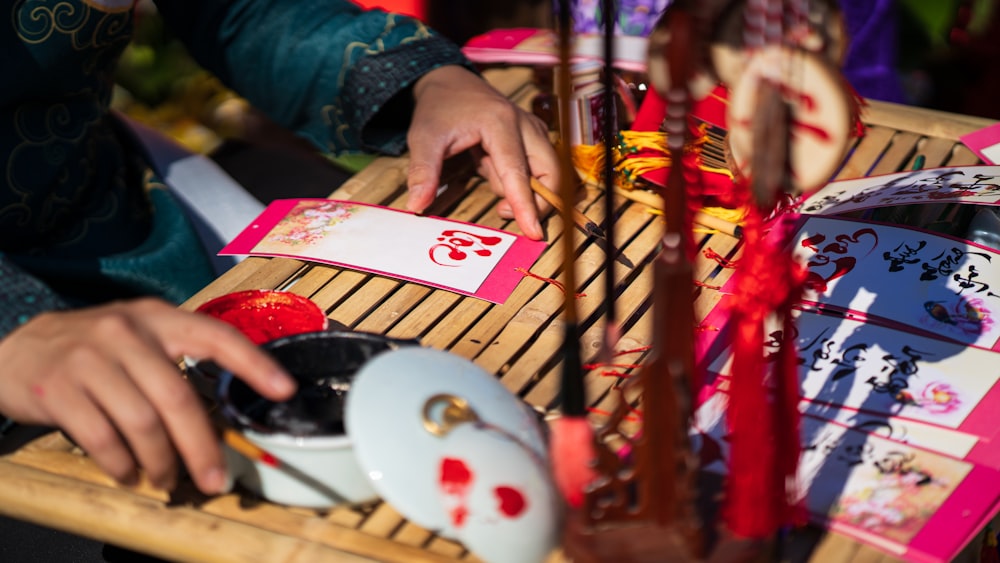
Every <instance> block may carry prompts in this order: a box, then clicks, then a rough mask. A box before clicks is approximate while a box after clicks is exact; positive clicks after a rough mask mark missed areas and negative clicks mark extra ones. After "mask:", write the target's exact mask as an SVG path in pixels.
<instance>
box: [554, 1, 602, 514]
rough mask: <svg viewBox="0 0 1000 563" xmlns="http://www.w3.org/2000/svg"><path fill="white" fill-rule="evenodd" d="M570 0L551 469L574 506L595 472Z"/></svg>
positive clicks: (561, 91) (563, 44)
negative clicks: (584, 347)
mask: <svg viewBox="0 0 1000 563" xmlns="http://www.w3.org/2000/svg"><path fill="white" fill-rule="evenodd" d="M569 3H570V0H559V1H558V4H559V17H558V21H557V25H558V27H559V29H558V32H559V33H558V35H559V67H558V73H557V76H556V78H557V80H556V82H557V85H556V86H557V95H558V99H559V102H560V103H559V133H560V135H562V137H563V142H562V143H560V144H559V158H560V165H561V169H560V172H561V174H560V175H561V180H560V185H559V195H560V197H561V198H562V203H563V205H562V218H563V236H562V241H563V244H562V251H563V275H564V276H565V277H564V283H565V291H564V293H565V295H564V307H563V308H564V309H565V312H564V317H565V321H564V329H565V335H564V339H563V347H562V354H563V361H562V379H561V380H560V392H561V402H562V405H561V407H562V416H561V417H559V418H558V419H556V420H555V421H554V422H553V425H552V433H551V440H550V442H549V452H550V459H551V460H552V472H553V477H554V479H555V482H556V487H558V489H559V491H560V492H561V493H562V495H563V498H565V499H566V502H567V503H568V504H569V505H570V506H571V507H573V508H579V507H580V506H582V505H583V499H584V489H585V488H586V487H587V485H588V484H590V483H591V482H592V481H593V479H594V478H595V477H596V475H597V474H596V472H595V470H594V467H593V461H594V458H595V456H596V454H595V451H594V442H593V430H592V429H591V427H590V423H589V421H588V420H587V403H586V393H585V390H584V386H583V364H582V362H581V360H580V335H579V328H578V326H577V312H576V272H575V263H574V257H575V254H576V249H575V247H574V242H573V238H574V237H573V230H572V229H570V228H568V227H569V225H572V224H573V215H572V212H571V209H572V208H573V206H572V205H571V203H572V201H573V198H574V195H575V191H576V185H577V182H576V172H575V170H574V169H573V162H572V157H571V155H570V150H571V149H570V144H569V143H570V139H569V131H570V103H569V101H570V98H571V84H570V80H571V78H570V68H569V64H570V63H569V59H570V56H569V52H570V25H571V23H570V9H569Z"/></svg>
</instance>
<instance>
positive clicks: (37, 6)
mask: <svg viewBox="0 0 1000 563" xmlns="http://www.w3.org/2000/svg"><path fill="white" fill-rule="evenodd" d="M133 1H134V0H14V1H12V2H10V1H8V2H4V3H3V6H4V7H3V8H0V68H2V69H3V75H4V79H3V86H2V87H0V155H2V156H3V161H4V170H3V174H2V175H0V337H2V336H3V335H4V334H6V333H7V332H9V331H10V330H12V329H13V328H15V327H16V326H18V325H19V324H21V323H23V322H25V321H27V320H28V319H30V318H31V317H32V316H33V315H35V314H37V313H39V312H41V311H45V310H50V309H57V308H67V307H73V306H78V305H82V304H88V303H98V302H102V301H106V300H110V299H116V298H123V297H130V296H136V295H157V296H161V297H164V298H167V299H170V300H172V301H175V302H179V301H181V300H183V299H185V298H187V297H188V296H190V295H191V294H192V293H193V292H194V291H196V290H198V289H199V288H200V287H202V286H203V285H204V284H205V283H207V282H208V281H210V279H211V276H212V274H211V270H210V267H209V263H208V259H207V257H205V256H203V255H199V253H198V251H197V248H198V247H197V243H196V239H195V237H194V235H193V232H192V229H191V226H190V225H189V224H188V223H187V220H186V218H185V217H184V216H183V214H182V213H180V212H179V210H178V208H177V206H176V204H175V203H174V202H173V201H172V199H171V197H170V196H169V195H168V194H167V192H166V191H165V190H162V189H158V188H162V185H161V184H159V179H158V178H157V177H156V175H155V174H154V173H153V172H152V171H151V170H150V168H149V166H148V164H147V163H146V162H145V161H144V159H143V156H142V155H141V153H140V152H139V151H137V150H136V149H135V147H134V146H133V145H131V144H130V142H129V136H128V134H127V133H126V132H125V131H124V129H123V128H122V126H121V124H119V123H117V121H116V119H115V118H114V117H113V115H111V114H110V113H109V103H110V101H111V94H112V89H113V79H114V69H115V64H116V61H117V60H118V57H119V55H120V54H121V52H122V50H123V49H124V48H125V46H126V44H127V43H128V41H129V40H130V37H131V33H132V24H133V17H134V14H133ZM157 7H158V8H159V11H160V14H161V15H162V17H163V18H164V20H165V21H166V22H167V24H168V25H169V26H170V28H171V30H172V31H173V32H174V33H175V34H176V35H177V36H178V37H179V38H180V39H181V40H182V41H183V42H184V43H185V45H187V47H188V49H189V50H190V52H191V53H192V55H193V56H194V57H195V59H196V60H197V61H198V62H199V63H201V64H202V65H203V66H204V67H206V68H207V69H208V70H210V71H212V72H213V73H214V74H216V75H217V76H218V77H219V78H220V79H221V80H222V81H223V82H224V83H226V84H227V85H228V86H230V87H231V88H233V89H234V90H236V91H237V92H239V93H240V94H241V95H243V96H245V97H246V98H247V99H249V100H250V102H251V103H253V104H254V105H255V106H256V107H257V108H259V109H261V110H263V111H264V112H265V113H267V114H268V115H269V116H270V117H272V118H273V119H274V120H275V121H277V122H278V123H280V124H282V125H285V126H287V127H289V128H291V129H293V130H295V131H296V132H298V133H299V134H301V135H302V136H304V137H305V138H307V139H309V140H310V141H312V142H313V143H314V144H315V145H316V147H317V148H318V149H320V150H324V151H329V152H333V153H340V152H345V151H367V152H385V153H390V154H396V153H399V152H401V151H402V150H403V149H404V148H405V127H406V125H407V124H408V123H409V115H410V112H411V110H412V96H411V95H410V90H409V87H410V86H411V85H412V83H413V82H414V81H415V80H416V79H417V78H418V77H420V76H421V75H423V74H425V73H426V72H428V71H429V70H431V69H433V68H435V67H437V66H440V65H443V64H456V63H458V64H466V63H465V60H464V59H463V58H462V56H461V53H460V51H459V50H458V47H457V46H455V45H453V44H452V43H450V42H448V41H447V40H445V39H443V38H441V37H440V36H437V35H435V34H434V33H433V32H432V31H431V30H429V29H428V28H426V27H425V26H424V25H423V24H421V23H420V22H418V21H416V20H413V19H410V18H406V17H403V16H397V15H392V14H386V13H384V12H379V11H370V12H363V11H361V10H360V9H359V8H357V7H356V6H355V5H354V4H352V3H350V2H347V1H345V0H323V1H321V2H318V1H316V0H158V1H157Z"/></svg>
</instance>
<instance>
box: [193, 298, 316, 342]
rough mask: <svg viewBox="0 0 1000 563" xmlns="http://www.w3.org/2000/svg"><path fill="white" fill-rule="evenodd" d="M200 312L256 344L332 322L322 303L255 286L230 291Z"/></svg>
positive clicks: (206, 304) (309, 330)
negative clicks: (259, 288) (230, 327)
mask: <svg viewBox="0 0 1000 563" xmlns="http://www.w3.org/2000/svg"><path fill="white" fill-rule="evenodd" d="M198 312H200V313H205V314H207V315H211V316H213V317H215V318H217V319H219V320H221V321H223V322H225V323H228V324H230V325H232V326H234V327H236V328H237V329H239V330H240V332H242V333H243V334H244V335H245V336H246V337H247V338H249V339H250V341H251V342H253V343H254V344H263V343H265V342H269V341H271V340H275V339H277V338H280V337H282V336H290V335H292V334H299V333H302V332H314V331H318V330H323V329H325V328H326V327H327V323H328V319H327V318H326V315H325V314H324V313H323V310H322V309H320V308H319V306H317V305H316V304H315V303H313V302H312V301H310V300H309V299H308V298H306V297H302V296H301V295H296V294H294V293H289V292H287V291H267V290H257V289H253V290H249V291H241V292H237V293H230V294H227V295H223V296H221V297H217V298H215V299H213V300H211V301H209V302H207V303H205V304H203V305H202V306H200V307H198Z"/></svg>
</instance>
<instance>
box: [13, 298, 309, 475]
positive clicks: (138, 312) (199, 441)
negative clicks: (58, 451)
mask: <svg viewBox="0 0 1000 563" xmlns="http://www.w3.org/2000/svg"><path fill="white" fill-rule="evenodd" d="M184 355H188V356H192V357H196V358H203V359H212V360H214V361H215V362H216V363H218V364H219V365H220V366H223V367H224V368H227V369H229V370H231V371H232V372H233V373H236V374H239V376H240V377H241V378H242V379H244V380H245V381H246V382H247V383H248V384H250V385H251V386H252V387H253V388H254V389H256V390H257V391H258V392H260V393H261V394H262V395H264V396H266V397H268V398H270V399H274V400H283V399H287V398H288V397H290V396H291V394H292V393H293V392H294V388H295V384H294V382H293V380H292V379H291V378H290V376H288V374H287V373H285V372H284V370H282V368H281V367H280V366H279V365H278V364H277V363H276V362H275V361H274V360H272V359H271V358H270V357H269V356H268V355H267V354H265V353H264V352H263V351H261V350H260V349H258V348H257V347H256V346H254V345H253V344H252V343H251V342H250V341H249V340H247V339H246V338H245V337H244V336H243V335H242V334H240V332H239V331H237V330H236V329H235V328H233V327H231V326H229V325H227V324H225V323H223V322H221V321H218V320H216V319H213V318H211V317H208V316H207V315H201V314H198V313H190V312H185V311H181V310H179V309H177V308H175V307H173V306H172V305H170V304H168V303H165V302H162V301H158V300H154V299H142V300H136V301H129V302H120V303H114V304H110V305H105V306H100V307H94V308H89V309H81V310H77V311H70V312H52V313H43V314H41V315H39V316H37V317H35V318H34V319H32V320H30V321H29V322H28V323H26V324H24V325H23V326H21V327H19V328H18V329H16V330H14V331H13V332H11V333H10V334H9V335H8V336H7V337H6V338H4V339H3V340H2V341H0V413H3V414H5V415H7V416H9V417H10V418H12V419H14V420H16V421H19V422H22V423H25V424H38V425H45V426H58V427H60V428H61V429H62V430H63V431H65V432H66V433H67V434H69V436H70V437H71V438H72V439H73V440H74V441H75V442H76V443H77V445H79V446H80V447H81V448H83V450H84V451H86V452H87V454H88V455H89V456H90V457H91V458H93V459H94V461H95V462H96V463H97V464H98V465H99V466H100V467H101V468H102V469H103V470H104V471H106V472H107V473H108V474H109V475H111V476H112V477H114V478H115V479H117V480H119V481H120V482H122V483H129V484H130V483H134V482H135V480H136V478H137V476H138V474H137V471H138V470H139V469H142V470H144V471H145V473H146V475H147V476H148V477H149V479H150V481H151V482H152V483H153V484H154V485H155V486H157V487H160V488H163V489H170V488H172V487H173V486H174V484H175V483H176V479H177V470H178V466H177V460H178V454H179V455H180V458H181V459H182V460H183V461H184V464H185V466H186V467H187V469H188V472H189V473H190V474H191V476H192V478H193V479H194V481H195V484H196V485H197V486H198V488H199V489H201V490H202V491H204V492H206V493H209V494H211V493H217V492H220V491H221V490H222V489H223V488H224V487H225V486H226V474H225V465H224V461H223V457H222V452H221V450H220V448H219V441H218V437H217V436H216V434H215V433H214V432H213V429H212V427H211V425H210V422H209V419H208V415H207V413H206V412H205V409H204V407H203V405H202V403H201V401H200V399H199V398H198V397H197V395H196V394H195V392H194V390H193V388H192V386H191V385H190V384H189V383H188V382H187V381H185V380H184V379H183V378H182V377H181V375H180V372H179V369H178V366H177V362H178V360H179V358H181V357H182V356H184Z"/></svg>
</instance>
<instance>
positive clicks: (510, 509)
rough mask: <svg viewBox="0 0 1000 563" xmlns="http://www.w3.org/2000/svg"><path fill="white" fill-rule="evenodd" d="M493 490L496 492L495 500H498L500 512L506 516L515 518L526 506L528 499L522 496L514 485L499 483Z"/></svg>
mask: <svg viewBox="0 0 1000 563" xmlns="http://www.w3.org/2000/svg"><path fill="white" fill-rule="evenodd" d="M493 492H494V494H496V496H497V500H499V501H500V507H499V508H500V514H502V515H504V516H506V517H507V518H517V517H518V516H520V515H521V513H522V512H524V509H525V508H527V506H528V501H527V499H525V498H524V494H522V493H521V491H519V490H517V489H515V488H514V487H508V486H506V485H501V486H499V487H497V488H496V489H494V490H493Z"/></svg>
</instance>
